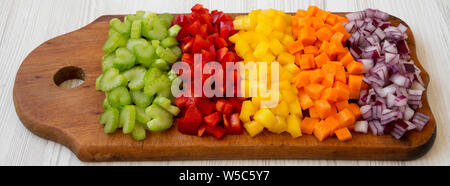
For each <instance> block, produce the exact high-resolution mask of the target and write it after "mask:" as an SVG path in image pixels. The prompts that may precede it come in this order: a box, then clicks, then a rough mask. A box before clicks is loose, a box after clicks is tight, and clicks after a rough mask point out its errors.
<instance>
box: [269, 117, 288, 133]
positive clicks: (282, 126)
mask: <svg viewBox="0 0 450 186" xmlns="http://www.w3.org/2000/svg"><path fill="white" fill-rule="evenodd" d="M276 118H277V123H276V124H275V126H274V127H273V128H271V129H268V130H269V131H270V132H273V133H277V134H281V133H282V132H284V131H286V128H287V122H286V118H285V117H282V116H276Z"/></svg>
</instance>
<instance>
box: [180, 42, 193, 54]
mask: <svg viewBox="0 0 450 186" xmlns="http://www.w3.org/2000/svg"><path fill="white" fill-rule="evenodd" d="M192 44H194V40H193V39H191V40H190V41H188V42H187V43H182V44H181V50H182V52H183V53H184V54H186V53H188V52H189V50H190V49H191V48H192Z"/></svg>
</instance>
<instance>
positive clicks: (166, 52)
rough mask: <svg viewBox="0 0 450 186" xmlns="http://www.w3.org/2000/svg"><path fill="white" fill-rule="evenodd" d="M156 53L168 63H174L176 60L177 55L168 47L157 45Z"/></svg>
mask: <svg viewBox="0 0 450 186" xmlns="http://www.w3.org/2000/svg"><path fill="white" fill-rule="evenodd" d="M156 55H158V56H159V57H161V59H164V61H167V62H168V63H170V64H172V63H175V62H176V61H177V60H178V56H176V55H175V54H174V53H173V52H172V50H171V49H170V48H163V47H158V48H156Z"/></svg>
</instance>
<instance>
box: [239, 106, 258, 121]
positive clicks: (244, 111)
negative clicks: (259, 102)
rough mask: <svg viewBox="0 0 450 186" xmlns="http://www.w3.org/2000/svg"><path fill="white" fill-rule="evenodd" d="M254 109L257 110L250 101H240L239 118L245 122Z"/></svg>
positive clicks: (248, 119)
mask: <svg viewBox="0 0 450 186" xmlns="http://www.w3.org/2000/svg"><path fill="white" fill-rule="evenodd" d="M256 111H258V107H256V106H255V105H254V104H253V103H252V102H251V101H244V102H243V103H242V108H241V113H240V115H239V118H240V119H241V120H242V121H243V122H244V123H247V122H249V121H250V116H253V115H254V114H255V113H256Z"/></svg>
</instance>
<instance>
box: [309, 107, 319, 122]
mask: <svg viewBox="0 0 450 186" xmlns="http://www.w3.org/2000/svg"><path fill="white" fill-rule="evenodd" d="M308 111H309V117H311V118H315V119H320V115H319V112H317V110H316V108H314V107H311V108H309V109H308Z"/></svg>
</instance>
